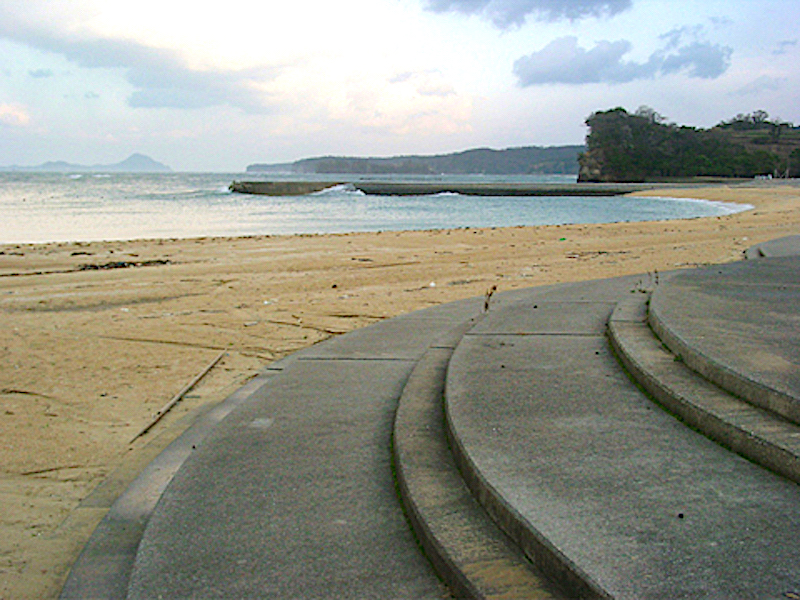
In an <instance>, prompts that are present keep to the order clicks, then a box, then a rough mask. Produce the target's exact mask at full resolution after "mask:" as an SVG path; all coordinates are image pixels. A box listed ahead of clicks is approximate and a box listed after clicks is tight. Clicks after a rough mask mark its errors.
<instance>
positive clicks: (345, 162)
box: [247, 145, 585, 175]
mask: <svg viewBox="0 0 800 600" xmlns="http://www.w3.org/2000/svg"><path fill="white" fill-rule="evenodd" d="M584 150H585V147H584V146H582V145H580V146H578V145H575V146H550V147H541V146H525V147H521V148H507V149H504V150H493V149H491V148H476V149H473V150H465V151H463V152H457V153H453V154H437V155H425V156H419V155H411V156H393V157H387V158H357V157H346V156H341V157H339V156H321V157H316V158H305V159H302V160H298V161H295V162H293V163H281V164H253V165H249V166H248V167H247V172H248V173H263V172H267V173H326V174H343V173H349V174H364V175H367V174H369V175H393V174H407V175H467V174H483V175H532V174H567V175H570V174H574V175H577V173H578V155H579V154H580V153H581V152H583V151H584Z"/></svg>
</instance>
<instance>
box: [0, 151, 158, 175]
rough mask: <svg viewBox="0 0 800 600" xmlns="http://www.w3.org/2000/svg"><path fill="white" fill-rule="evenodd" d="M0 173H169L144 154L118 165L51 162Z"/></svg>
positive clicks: (3, 170)
mask: <svg viewBox="0 0 800 600" xmlns="http://www.w3.org/2000/svg"><path fill="white" fill-rule="evenodd" d="M0 172H6V173H7V172H23V173H40V172H44V173H171V172H172V169H171V168H170V167H168V166H167V165H165V164H163V163H160V162H158V161H157V160H154V159H152V158H150V157H149V156H145V155H144V154H138V153H137V154H131V155H130V156H129V157H128V158H126V159H125V160H123V161H120V162H118V163H113V164H109V165H78V164H73V163H69V162H66V161H51V162H46V163H42V164H41V165H36V166H30V167H21V166H16V165H15V166H8V167H0Z"/></svg>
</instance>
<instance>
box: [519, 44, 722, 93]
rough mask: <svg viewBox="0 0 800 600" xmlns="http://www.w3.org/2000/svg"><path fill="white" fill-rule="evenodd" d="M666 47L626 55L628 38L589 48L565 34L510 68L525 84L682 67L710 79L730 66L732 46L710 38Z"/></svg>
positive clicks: (622, 77) (625, 77)
mask: <svg viewBox="0 0 800 600" xmlns="http://www.w3.org/2000/svg"><path fill="white" fill-rule="evenodd" d="M674 39H675V38H674V37H670V38H669V40H670V41H669V43H668V45H667V47H668V48H669V49H670V50H658V51H657V52H654V53H653V54H651V55H650V57H649V58H648V60H647V61H645V62H635V61H629V60H625V59H624V56H625V55H626V54H628V53H629V52H630V51H631V49H632V44H631V43H630V42H629V41H627V40H617V41H614V42H609V41H600V42H597V43H596V44H595V46H594V47H593V48H591V49H588V50H587V49H584V48H582V47H580V45H579V43H578V38H576V37H575V36H566V37H562V38H558V39H555V40H553V41H552V42H550V43H549V44H547V45H546V46H545V47H544V48H543V49H542V50H539V51H537V52H532V53H531V54H529V55H527V56H523V57H521V58H519V59H517V61H516V62H515V63H514V74H515V75H516V76H517V78H518V82H519V85H521V86H523V87H527V86H534V85H542V84H548V83H565V84H573V85H577V84H586V83H608V84H618V83H627V82H630V81H634V80H637V79H647V78H652V77H656V76H662V75H670V74H673V73H678V72H685V73H686V74H687V75H688V76H689V77H698V78H703V79H714V78H716V77H719V76H720V75H722V74H723V73H724V72H725V71H726V70H727V69H728V67H729V65H730V60H731V54H732V52H733V51H732V49H731V48H728V47H725V46H721V45H719V44H711V43H708V42H691V43H689V44H686V45H684V46H679V47H676V46H675V43H674Z"/></svg>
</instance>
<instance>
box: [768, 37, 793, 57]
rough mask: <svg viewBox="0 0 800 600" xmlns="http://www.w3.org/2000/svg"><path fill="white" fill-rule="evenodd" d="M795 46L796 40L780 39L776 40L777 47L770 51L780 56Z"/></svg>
mask: <svg viewBox="0 0 800 600" xmlns="http://www.w3.org/2000/svg"><path fill="white" fill-rule="evenodd" d="M795 46H797V40H782V41H780V42H778V47H777V48H775V50H773V51H772V53H773V54H774V55H775V56H781V55H782V54H786V53H787V52H789V49H791V48H794V47H795Z"/></svg>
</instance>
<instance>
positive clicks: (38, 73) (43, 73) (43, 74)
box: [28, 69, 53, 79]
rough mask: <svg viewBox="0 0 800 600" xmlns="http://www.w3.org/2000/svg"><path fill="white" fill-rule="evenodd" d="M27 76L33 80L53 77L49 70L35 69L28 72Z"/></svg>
mask: <svg viewBox="0 0 800 600" xmlns="http://www.w3.org/2000/svg"><path fill="white" fill-rule="evenodd" d="M28 75H30V76H31V77H33V78H34V79H47V78H48V77H52V76H53V71H52V70H51V69H35V70H32V71H28Z"/></svg>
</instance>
